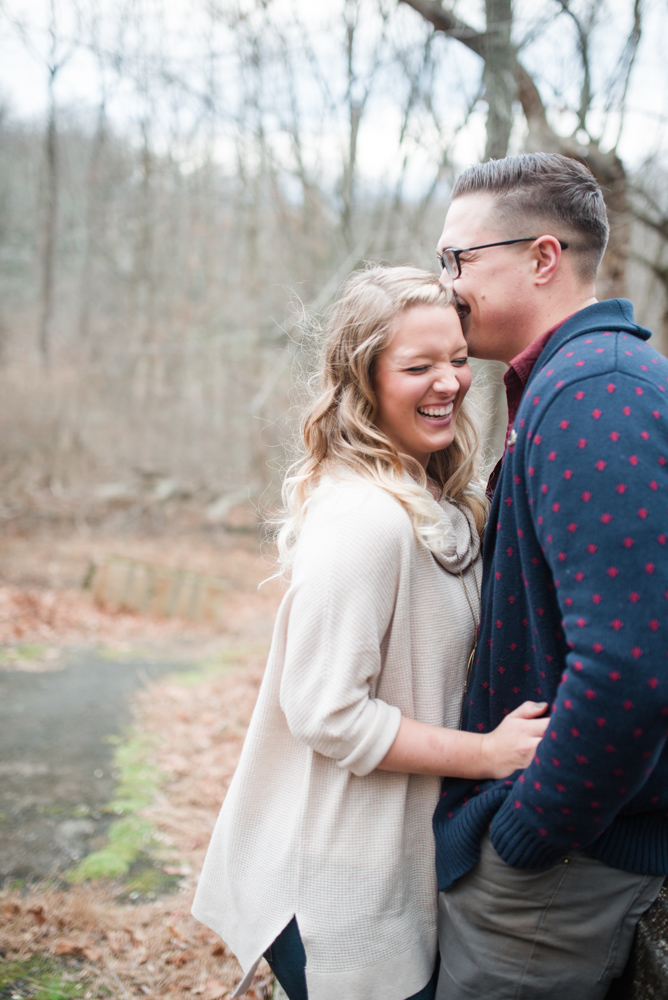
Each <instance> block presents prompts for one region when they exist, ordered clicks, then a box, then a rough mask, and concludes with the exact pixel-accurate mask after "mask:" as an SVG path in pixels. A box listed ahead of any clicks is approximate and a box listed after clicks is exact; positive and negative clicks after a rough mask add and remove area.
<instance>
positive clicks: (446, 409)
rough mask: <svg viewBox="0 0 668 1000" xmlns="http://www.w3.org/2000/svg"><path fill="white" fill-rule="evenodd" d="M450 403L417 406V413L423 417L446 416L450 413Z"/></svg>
mask: <svg viewBox="0 0 668 1000" xmlns="http://www.w3.org/2000/svg"><path fill="white" fill-rule="evenodd" d="M452 406H453V404H452V403H448V405H447V406H418V413H421V414H422V415H423V416H424V417H447V416H448V414H450V413H452Z"/></svg>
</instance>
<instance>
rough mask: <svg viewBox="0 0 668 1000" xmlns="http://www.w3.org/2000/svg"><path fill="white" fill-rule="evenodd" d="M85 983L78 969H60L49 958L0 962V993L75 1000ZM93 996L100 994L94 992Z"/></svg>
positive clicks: (32, 998) (35, 999) (33, 999)
mask: <svg viewBox="0 0 668 1000" xmlns="http://www.w3.org/2000/svg"><path fill="white" fill-rule="evenodd" d="M88 988H89V983H88V982H87V980H86V979H85V975H84V974H83V973H82V972H81V970H79V969H76V970H74V969H73V970H69V969H66V968H63V966H62V965H60V964H59V963H58V962H56V961H55V960H53V959H47V958H43V957H41V956H33V957H32V958H29V959H27V960H25V961H20V962H3V963H2V964H0V996H1V997H19V998H23V997H26V998H28V997H29V998H30V1000H75V998H79V1000H80V998H81V997H83V996H84V994H85V993H86V991H87V989H88ZM95 996H96V997H97V996H100V994H99V993H97V992H96V993H95Z"/></svg>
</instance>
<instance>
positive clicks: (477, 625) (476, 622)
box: [457, 556, 480, 696]
mask: <svg viewBox="0 0 668 1000" xmlns="http://www.w3.org/2000/svg"><path fill="white" fill-rule="evenodd" d="M457 569H458V570H459V579H460V580H461V581H462V587H463V590H464V597H465V598H466V603H467V604H468V606H469V611H470V612H471V618H472V619H473V628H474V630H475V638H474V640H473V649H472V650H471V655H470V656H469V662H468V663H467V665H466V680H465V681H464V696H466V692H467V691H468V689H469V681H470V680H471V672H472V670H473V661H474V659H475V654H476V649H477V648H478V629H479V628H480V621H479V619H478V618H476V615H475V611H474V610H473V604H472V603H471V598H470V597H469V592H468V590H467V588H466V584H465V582H464V574H463V572H462V563H461V559H460V558H459V556H457ZM471 572H472V573H473V579H474V581H475V588H476V593H477V594H478V598H480V587H479V586H478V577H477V576H476V572H475V562H471Z"/></svg>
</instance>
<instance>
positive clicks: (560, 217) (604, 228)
mask: <svg viewBox="0 0 668 1000" xmlns="http://www.w3.org/2000/svg"><path fill="white" fill-rule="evenodd" d="M467 194H491V195H493V196H494V198H495V202H496V204H495V209H494V211H493V213H492V218H493V219H494V220H495V221H496V220H499V222H500V223H501V225H502V227H503V232H504V233H505V234H506V235H508V236H509V237H513V238H514V237H515V236H518V237H519V236H541V235H542V233H543V232H545V226H546V225H547V226H548V227H549V232H550V235H552V236H556V237H557V238H558V239H560V240H564V242H566V243H568V252H569V253H571V252H572V253H573V264H574V268H575V271H576V274H577V275H578V277H580V278H581V279H583V280H592V279H594V278H595V277H596V272H597V270H598V266H599V264H600V263H601V259H602V257H603V254H604V252H605V248H606V246H607V243H608V235H609V232H610V226H609V225H608V216H607V212H606V209H605V202H604V200H603V194H602V192H601V188H600V187H599V185H598V182H597V181H596V178H595V177H594V175H593V174H592V173H591V171H590V170H589V169H588V168H587V167H586V166H585V165H584V164H583V163H580V162H579V161H578V160H573V159H570V158H569V157H568V156H561V155H560V154H558V153H525V154H523V155H522V156H506V157H505V158H504V159H503V160H488V161H487V162H486V163H476V164H474V165H473V166H471V167H468V168H467V169H466V170H465V171H464V172H463V173H461V174H460V175H459V177H458V178H457V180H456V181H455V184H454V187H453V189H452V196H451V197H452V200H453V201H454V199H455V198H461V197H463V196H464V195H467ZM525 227H528V228H526V232H525ZM534 228H535V229H536V231H535V232H533V231H532V232H529V229H532V230H533V229H534ZM520 229H521V230H522V231H521V232H520ZM539 230H542V232H541V231H539Z"/></svg>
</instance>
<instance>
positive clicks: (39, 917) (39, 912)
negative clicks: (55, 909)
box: [28, 906, 46, 924]
mask: <svg viewBox="0 0 668 1000" xmlns="http://www.w3.org/2000/svg"><path fill="white" fill-rule="evenodd" d="M28 913H32V915H33V917H34V918H35V920H36V921H37V923H38V924H45V923H46V917H45V916H44V907H42V906H31V907H30V909H29V910H28Z"/></svg>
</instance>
